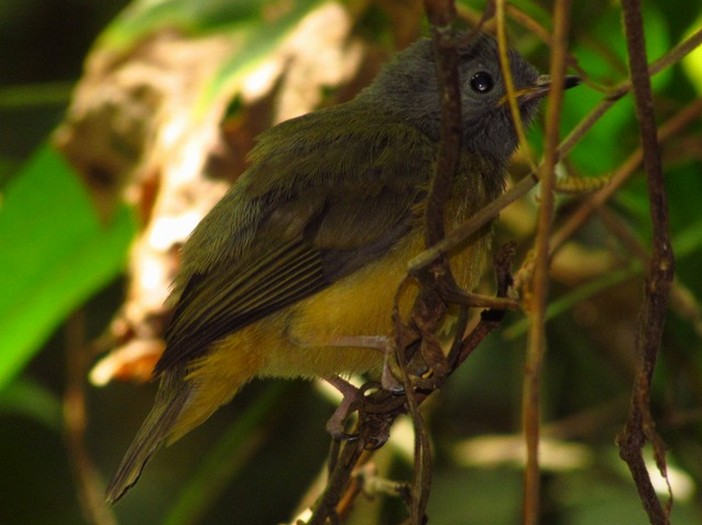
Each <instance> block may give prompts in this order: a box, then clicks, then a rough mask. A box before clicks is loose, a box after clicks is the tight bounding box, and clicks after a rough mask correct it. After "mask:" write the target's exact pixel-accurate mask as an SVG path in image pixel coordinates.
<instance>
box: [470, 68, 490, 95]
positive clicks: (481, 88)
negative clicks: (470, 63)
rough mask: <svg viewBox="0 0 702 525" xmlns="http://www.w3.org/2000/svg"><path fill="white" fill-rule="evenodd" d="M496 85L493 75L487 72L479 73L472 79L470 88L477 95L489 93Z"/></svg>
mask: <svg viewBox="0 0 702 525" xmlns="http://www.w3.org/2000/svg"><path fill="white" fill-rule="evenodd" d="M494 85H495V81H494V80H493V79H492V75H491V74H490V73H488V72H487V71H478V72H477V73H476V74H475V75H473V76H472V77H471V79H470V87H471V88H473V91H475V92H476V93H487V92H488V91H490V90H491V89H492V88H493V86H494Z"/></svg>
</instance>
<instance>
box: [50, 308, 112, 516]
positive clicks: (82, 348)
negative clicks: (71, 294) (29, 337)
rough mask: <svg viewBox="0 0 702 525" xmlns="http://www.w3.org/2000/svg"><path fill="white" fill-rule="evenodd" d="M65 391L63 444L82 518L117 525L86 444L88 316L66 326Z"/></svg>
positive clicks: (74, 318)
mask: <svg viewBox="0 0 702 525" xmlns="http://www.w3.org/2000/svg"><path fill="white" fill-rule="evenodd" d="M65 334H66V335H65V341H66V390H65V391H64V394H63V422H64V436H63V437H64V443H65V446H66V449H67V451H68V457H69V462H70V465H71V469H72V470H73V476H74V478H75V481H76V491H77V493H78V501H79V503H80V506H81V510H82V511H83V516H84V517H85V520H86V521H87V522H88V523H91V524H93V525H115V524H116V523H117V520H116V519H115V516H114V514H113V513H112V511H111V510H110V509H109V508H108V507H107V506H106V505H105V497H104V487H103V486H102V482H101V481H100V476H99V474H98V472H97V469H96V468H95V466H94V464H93V462H92V461H91V459H90V454H89V453H88V447H87V446H86V442H85V428H86V426H87V414H86V409H85V388H84V387H85V377H86V372H87V370H88V352H87V345H86V337H85V316H84V314H83V312H82V311H78V312H76V313H74V314H73V315H71V316H70V317H69V319H68V321H67V323H66V332H65Z"/></svg>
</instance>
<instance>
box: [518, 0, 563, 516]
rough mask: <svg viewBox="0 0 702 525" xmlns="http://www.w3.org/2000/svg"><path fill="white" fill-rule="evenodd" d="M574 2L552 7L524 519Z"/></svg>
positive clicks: (535, 483) (526, 412)
mask: <svg viewBox="0 0 702 525" xmlns="http://www.w3.org/2000/svg"><path fill="white" fill-rule="evenodd" d="M569 11H570V0H561V1H560V2H556V3H555V6H554V11H553V18H554V31H553V46H552V47H551V66H550V71H549V72H550V75H551V82H552V83H551V89H550V93H549V98H548V105H547V108H546V131H545V145H544V146H545V149H544V161H543V164H542V167H541V170H540V172H539V173H540V177H539V179H540V180H541V192H540V209H539V217H538V223H537V232H536V245H535V257H534V275H533V280H532V283H531V293H530V296H531V304H530V306H531V308H530V312H529V314H530V315H529V317H530V321H531V323H530V329H529V339H528V346H527V355H526V364H525V371H524V387H523V396H522V421H523V426H524V437H525V440H526V451H527V459H526V467H525V473H524V509H523V511H524V514H523V515H524V523H525V525H536V524H537V523H538V522H539V497H540V496H539V493H540V479H541V472H540V469H539V459H538V455H539V431H540V424H541V409H540V405H541V402H540V397H541V393H540V391H541V368H542V364H543V359H544V354H545V352H546V303H547V297H548V275H549V250H548V246H549V238H550V236H551V229H552V227H553V215H554V211H555V195H554V189H555V185H556V175H555V169H556V163H557V162H558V132H559V123H560V117H561V107H562V104H563V91H564V88H565V69H566V49H567V47H568V22H569V20H570V17H569Z"/></svg>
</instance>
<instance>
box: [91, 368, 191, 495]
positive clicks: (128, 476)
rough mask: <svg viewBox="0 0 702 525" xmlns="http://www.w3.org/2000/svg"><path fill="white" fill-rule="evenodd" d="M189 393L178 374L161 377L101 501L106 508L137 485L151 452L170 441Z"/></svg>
mask: <svg viewBox="0 0 702 525" xmlns="http://www.w3.org/2000/svg"><path fill="white" fill-rule="evenodd" d="M192 391H193V387H192V386H191V385H189V384H188V382H186V381H184V380H183V373H182V372H177V371H170V372H166V373H165V374H163V375H162V376H161V384H160V387H159V391H158V394H157V395H156V400H155V402H154V406H153V408H152V409H151V412H149V415H148V416H147V417H146V420H145V421H144V423H143V424H142V425H141V428H140V429H139V432H138V433H137V435H136V437H135V438H134V441H133V442H132V444H131V445H130V447H129V449H128V450H127V452H126V454H125V455H124V457H123V458H122V462H121V463H120V465H119V468H118V469H117V472H116V474H115V475H114V477H113V478H112V481H110V484H109V485H108V487H107V491H106V493H105V499H106V501H107V504H108V505H112V504H113V503H115V502H116V501H118V500H119V499H120V498H121V497H122V496H123V495H124V494H125V492H127V490H129V488H130V487H131V486H132V485H134V484H135V483H136V482H137V480H138V479H139V476H140V475H141V471H142V470H143V468H144V465H146V463H147V462H148V461H149V459H150V458H151V456H152V455H153V454H154V452H156V451H157V450H158V449H159V448H161V446H163V444H164V443H165V442H167V441H169V440H170V438H171V437H172V433H173V429H174V427H175V425H176V423H177V421H178V418H179V416H180V415H181V413H182V412H183V409H184V408H185V407H186V406H187V403H188V400H189V399H190V396H191V394H192Z"/></svg>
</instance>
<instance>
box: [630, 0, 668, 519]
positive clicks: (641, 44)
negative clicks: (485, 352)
mask: <svg viewBox="0 0 702 525" xmlns="http://www.w3.org/2000/svg"><path fill="white" fill-rule="evenodd" d="M622 9H623V13H624V30H625V31H624V32H625V34H626V41H627V50H628V54H629V65H630V69H631V79H632V85H633V88H634V100H635V102H636V117H637V120H638V122H639V131H640V135H641V146H642V150H643V163H644V168H645V171H646V176H647V182H648V195H649V201H650V206H651V221H652V226H653V248H652V256H651V263H650V265H649V268H648V275H647V277H646V285H645V292H644V301H643V305H642V308H641V313H640V317H639V326H638V331H637V340H636V347H637V348H636V350H637V353H638V356H637V357H638V364H637V369H636V374H635V378H634V386H633V388H632V396H631V405H630V407H629V417H628V420H627V423H626V425H625V427H624V429H623V430H622V432H620V434H619V435H618V436H617V441H618V444H619V455H620V456H621V458H622V459H623V460H624V461H625V462H626V464H627V466H628V467H629V471H630V472H631V475H632V477H633V479H634V482H635V484H636V489H637V490H638V492H639V497H640V498H641V502H642V504H643V506H644V509H645V510H646V513H647V514H648V517H649V520H650V521H651V523H653V524H656V525H658V524H667V523H669V513H670V504H672V495H671V499H670V500H669V505H668V506H667V507H666V508H665V509H664V508H663V506H662V505H661V502H660V501H659V499H658V497H657V496H656V492H655V490H654V488H653V484H652V483H651V478H650V477H649V475H648V471H647V470H646V465H645V463H644V459H643V456H642V448H643V446H644V445H645V444H646V442H647V441H648V442H651V443H653V449H654V456H655V458H656V463H657V466H658V468H659V470H660V471H661V474H662V475H663V476H664V477H666V463H665V453H664V447H663V446H662V443H661V440H660V438H659V437H658V435H657V433H656V431H655V422H654V420H653V417H652V415H651V412H650V389H651V380H652V377H653V371H654V369H655V366H656V359H657V356H658V351H659V348H660V344H661V339H662V336H663V323H664V319H665V313H666V310H667V307H668V299H669V294H670V288H671V285H672V282H673V275H674V268H675V260H674V255H673V247H672V245H671V241H670V226H669V219H668V203H667V196H666V191H665V183H664V179H663V165H662V161H661V155H660V146H659V144H658V138H657V133H656V122H655V113H654V109H653V93H652V89H651V79H650V76H649V70H648V66H647V62H646V43H645V36H644V29H643V18H642V15H641V2H640V0H623V1H622Z"/></svg>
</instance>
